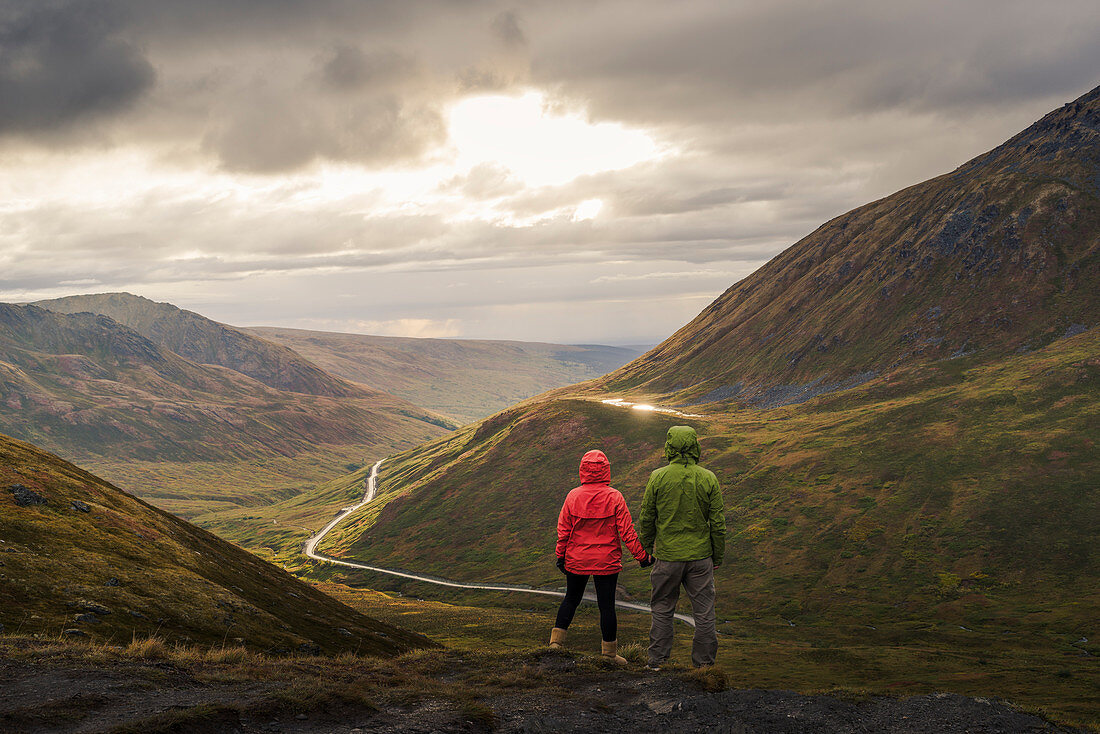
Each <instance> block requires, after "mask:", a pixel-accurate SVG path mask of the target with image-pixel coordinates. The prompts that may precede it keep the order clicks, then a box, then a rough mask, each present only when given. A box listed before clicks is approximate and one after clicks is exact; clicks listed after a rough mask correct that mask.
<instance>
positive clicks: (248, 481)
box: [0, 304, 446, 515]
mask: <svg viewBox="0 0 1100 734" xmlns="http://www.w3.org/2000/svg"><path fill="white" fill-rule="evenodd" d="M248 338H250V339H253V337H248ZM255 341H257V342H259V341H260V340H258V339H256V340H255ZM273 349H275V350H281V349H283V348H282V347H274V346H273ZM297 359H298V361H299V362H301V363H302V364H307V365H308V363H307V362H305V360H303V359H301V358H300V357H298V358H297ZM312 369H314V370H316V371H317V372H318V373H319V374H321V375H324V374H325V373H324V372H323V371H321V370H320V369H319V368H316V367H312ZM326 379H327V381H328V383H329V384H331V385H333V386H339V389H340V392H341V393H342V394H340V395H337V396H330V395H323V394H317V395H315V394H309V393H304V392H294V391H286V390H280V389H277V388H274V387H271V386H268V385H266V384H264V383H261V382H259V381H257V380H256V379H254V378H252V377H250V376H248V375H245V374H243V373H241V372H238V371H235V370H233V369H229V368H226V367H223V366H218V365H209V364H206V365H203V364H196V363H194V362H191V361H189V360H187V359H185V358H183V357H181V356H179V355H178V354H176V353H175V352H173V351H170V350H168V349H166V348H164V347H162V346H159V345H157V344H155V343H153V342H152V341H150V340H149V339H147V338H146V337H144V336H142V335H141V334H139V333H138V332H136V331H134V330H132V329H129V328H127V327H125V326H123V325H121V324H119V323H118V322H116V321H114V320H113V319H110V318H108V317H106V316H102V315H96V314H92V313H87V312H82V313H74V314H64V313H58V312H54V311H47V310H45V309H41V308H38V307H35V306H16V305H10V304H0V429H2V430H3V431H5V432H6V433H8V434H10V435H13V436H16V437H18V438H21V439H24V440H29V441H33V442H35V443H37V444H39V445H42V446H44V447H46V448H47V449H49V450H52V451H56V452H59V453H62V454H64V455H65V456H67V457H69V458H72V459H75V460H78V461H80V462H81V463H82V464H85V465H88V466H90V467H92V468H94V469H95V470H96V471H97V472H100V473H103V474H105V475H106V476H107V477H108V478H109V479H111V480H112V481H116V482H119V483H120V484H122V485H123V486H127V487H128V488H132V489H134V490H135V491H138V492H140V493H141V494H142V495H143V496H144V497H146V498H148V499H151V500H153V501H155V502H157V504H158V505H159V506H161V507H163V508H167V509H170V510H172V511H174V512H178V513H181V514H185V515H186V514H194V513H196V512H198V511H201V510H209V509H212V508H214V507H222V506H247V505H254V504H262V503H265V502H269V501H272V500H273V499H282V498H285V497H287V496H291V495H292V494H296V493H297V492H299V491H301V490H302V488H303V485H309V484H311V483H313V482H317V481H325V480H327V479H331V478H332V477H334V476H336V475H337V474H338V473H340V472H341V471H346V469H345V465H346V464H348V463H349V462H358V463H362V462H364V461H365V460H366V459H367V458H369V456H371V455H374V454H375V453H378V454H381V455H385V453H388V452H390V451H393V450H395V449H398V448H408V447H411V446H414V445H416V444H418V443H420V442H421V441H424V440H426V439H429V438H434V437H436V436H439V435H441V434H443V433H445V432H446V428H445V426H446V424H445V422H444V421H443V420H442V419H441V418H439V417H438V416H434V415H433V414H430V413H428V412H426V411H424V410H422V409H420V408H416V407H415V406H413V405H411V404H409V403H407V402H405V401H403V400H400V399H398V398H395V397H392V396H389V395H386V394H384V393H379V392H377V391H373V390H369V389H367V388H365V387H360V386H357V385H353V384H351V383H348V382H345V381H343V380H339V379H338V378H334V377H326Z"/></svg>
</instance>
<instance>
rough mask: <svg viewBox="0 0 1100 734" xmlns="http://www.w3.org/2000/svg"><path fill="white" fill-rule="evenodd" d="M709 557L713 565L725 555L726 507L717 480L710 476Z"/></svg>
mask: <svg viewBox="0 0 1100 734" xmlns="http://www.w3.org/2000/svg"><path fill="white" fill-rule="evenodd" d="M710 485H711V492H710V517H709V518H708V520H709V521H710V557H711V558H712V559H713V560H714V565H715V566H717V565H719V564H720V563H722V559H723V558H724V557H725V555H726V506H725V501H724V500H723V498H722V488H721V487H720V486H719V485H718V478H717V477H715V476H714V475H713V474H711V476H710Z"/></svg>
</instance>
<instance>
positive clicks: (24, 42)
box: [0, 1, 155, 134]
mask: <svg viewBox="0 0 1100 734" xmlns="http://www.w3.org/2000/svg"><path fill="white" fill-rule="evenodd" d="M121 26H122V17H121V13H120V12H118V9H117V7H116V6H115V4H114V3H111V2H101V1H89V2H83V3H58V2H30V3H10V4H7V5H6V6H5V7H3V8H2V9H0V100H3V104H2V105H0V134H3V133H23V134H27V133H35V132H38V133H55V132H57V131H59V130H65V129H67V128H68V127H70V126H72V125H74V124H76V123H78V122H84V121H86V120H89V119H93V118H96V117H100V116H105V115H111V114H118V113H120V112H122V111H124V110H127V109H129V108H130V107H131V106H132V105H133V103H134V102H135V101H136V100H137V99H138V98H140V97H141V96H142V95H143V94H144V93H146V92H147V91H148V90H149V89H150V88H151V87H152V85H153V82H154V78H155V74H154V71H153V67H152V65H151V64H150V63H149V61H148V60H147V59H146V58H145V57H144V56H143V55H142V54H141V53H140V51H139V50H138V49H137V47H136V46H135V45H134V44H132V43H130V42H128V41H127V40H125V39H124V38H122V37H121Z"/></svg>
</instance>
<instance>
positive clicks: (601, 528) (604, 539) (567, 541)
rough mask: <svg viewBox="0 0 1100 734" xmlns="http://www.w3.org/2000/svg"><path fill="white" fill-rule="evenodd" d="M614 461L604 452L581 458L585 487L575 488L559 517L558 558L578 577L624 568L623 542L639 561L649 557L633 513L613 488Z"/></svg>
mask: <svg viewBox="0 0 1100 734" xmlns="http://www.w3.org/2000/svg"><path fill="white" fill-rule="evenodd" d="M610 482H611V462H610V461H608V460H607V456H605V455H604V453H603V452H602V451H589V452H588V453H587V454H585V455H584V457H583V458H582V459H581V486H579V487H576V488H575V489H571V490H570V491H569V494H568V495H566V497H565V504H564V505H562V508H561V513H560V514H559V515H558V545H557V554H558V558H561V557H563V556H564V557H565V570H566V571H568V572H569V573H575V574H598V575H605V574H612V573H618V572H619V571H621V570H622V569H623V564H622V557H623V550H622V546H621V545H620V544H621V543H626V547H627V548H629V549H630V552H631V553H632V554H633V555H634V558H636V559H637V560H639V561H640V560H643V559H644V558H645V557H646V553H645V549H643V548H642V544H641V543H640V542H638V534H637V533H636V532H634V523H633V522H632V521H631V519H630V510H628V509H627V508H626V500H624V499H623V496H622V494H621V493H620V492H619V490H617V489H615V488H614V487H612V486H610V484H609V483H610Z"/></svg>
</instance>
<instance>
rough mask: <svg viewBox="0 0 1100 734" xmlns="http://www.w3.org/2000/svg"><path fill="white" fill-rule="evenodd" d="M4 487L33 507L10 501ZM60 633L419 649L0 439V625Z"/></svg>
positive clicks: (401, 634) (222, 545) (417, 643)
mask: <svg viewBox="0 0 1100 734" xmlns="http://www.w3.org/2000/svg"><path fill="white" fill-rule="evenodd" d="M12 487H14V488H15V489H16V490H18V491H19V492H23V491H27V492H33V493H34V494H35V495H37V496H38V497H39V498H41V499H42V500H44V502H45V504H42V503H38V504H34V503H31V504H25V506H20V505H19V504H17V502H16V498H17V496H18V494H17V492H13V491H11V489H10V488H12ZM20 488H21V489H20ZM66 629H75V630H78V631H79V632H80V633H81V634H83V635H86V636H89V637H90V638H92V639H95V640H99V641H114V642H115V643H116V644H117V643H125V642H128V641H130V640H131V639H132V638H134V637H146V636H150V635H158V636H159V637H160V638H162V639H164V640H165V641H167V642H172V643H185V644H202V645H215V644H226V643H229V644H239V645H242V646H246V647H248V648H250V649H254V650H270V649H281V650H286V651H296V650H298V648H299V647H300V646H302V645H305V646H306V649H311V650H325V651H329V652H339V651H349V650H350V651H356V650H359V651H362V652H373V653H375V654H393V653H397V652H401V651H405V650H409V649H412V648H416V647H422V646H425V645H428V644H430V643H429V642H428V641H427V640H425V639H423V638H421V637H418V636H416V635H412V634H410V633H407V632H405V631H404V630H401V629H397V628H395V627H392V626H390V625H388V624H384V623H381V622H378V621H376V620H373V619H370V618H368V617H365V616H363V615H361V614H359V613H357V612H354V611H353V610H351V609H349V608H348V607H346V606H344V605H342V604H340V603H338V602H336V601H334V600H333V599H332V598H331V597H328V596H326V595H325V594H322V593H320V592H318V591H317V590H315V589H314V588H313V587H311V586H309V585H307V584H303V583H301V582H300V581H298V580H297V579H295V578H294V577H292V576H291V575H289V574H288V573H286V572H285V571H283V570H282V569H279V568H277V567H275V566H273V565H271V564H269V563H265V562H264V561H261V560H259V559H257V558H256V557H255V556H253V555H252V554H250V553H248V552H246V551H244V550H242V549H240V548H238V547H236V546H235V545H233V544H231V543H228V542H226V541H224V540H221V539H219V538H217V537H215V536H214V535H211V534H210V533H207V532H205V531H203V530H201V529H199V528H197V527H195V526H193V525H189V524H188V523H185V522H183V521H182V520H179V519H178V518H176V517H173V516H171V515H169V514H167V513H165V512H162V511H161V510H158V509H156V508H154V507H152V506H150V505H147V504H146V503H144V502H142V501H141V500H139V499H137V498H136V497H133V496H131V495H128V494H126V493H125V492H122V491H121V490H119V489H117V488H116V487H113V486H112V485H110V484H108V483H106V482H104V481H103V480H101V479H99V478H97V477H95V476H94V475H92V474H89V473H88V472H85V471H83V470H81V469H78V468H77V467H75V466H73V465H72V464H68V463H66V462H64V461H61V460H60V459H58V458H57V457H55V456H52V455H50V454H48V453H46V452H44V451H41V450H39V449H37V448H35V447H33V446H31V445H30V444H26V443H23V442H21V441H15V440H12V439H9V438H8V437H6V436H0V630H2V631H5V632H8V633H21V634H24V635H28V634H35V635H39V636H41V637H45V638H52V637H56V636H58V635H60V634H61V633H62V631H63V630H66ZM341 630H343V631H341Z"/></svg>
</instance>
